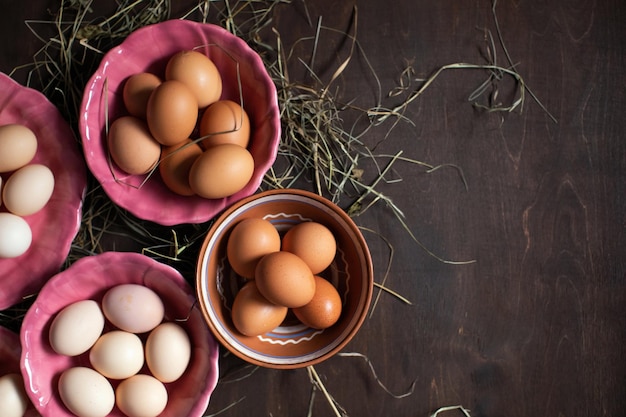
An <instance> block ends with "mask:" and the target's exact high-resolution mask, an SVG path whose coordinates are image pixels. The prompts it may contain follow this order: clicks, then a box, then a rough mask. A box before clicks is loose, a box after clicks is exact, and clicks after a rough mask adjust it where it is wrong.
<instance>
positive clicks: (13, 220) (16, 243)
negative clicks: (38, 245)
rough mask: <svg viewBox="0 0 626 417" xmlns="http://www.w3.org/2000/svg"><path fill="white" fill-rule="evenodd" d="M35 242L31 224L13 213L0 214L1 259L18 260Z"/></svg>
mask: <svg viewBox="0 0 626 417" xmlns="http://www.w3.org/2000/svg"><path fill="white" fill-rule="evenodd" d="M32 241H33V232H32V231H31V228H30V226H29V224H28V223H27V222H26V220H24V219H23V218H21V217H20V216H16V215H15V214H11V213H0V258H16V257H18V256H21V255H23V254H24V253H26V251H27V250H28V248H30V245H31V243H32Z"/></svg>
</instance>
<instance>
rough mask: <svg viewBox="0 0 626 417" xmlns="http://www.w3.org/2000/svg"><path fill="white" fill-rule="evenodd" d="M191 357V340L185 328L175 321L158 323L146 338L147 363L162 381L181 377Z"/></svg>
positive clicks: (153, 373) (171, 380)
mask: <svg viewBox="0 0 626 417" xmlns="http://www.w3.org/2000/svg"><path fill="white" fill-rule="evenodd" d="M190 358H191V341H190V340H189V336H188V335H187V332H186V331H185V329H183V328H182V327H181V326H179V325H178V324H176V323H173V322H167V323H162V324H160V325H158V326H157V327H156V328H155V329H154V330H152V332H151V333H150V335H149V336H148V339H147V340H146V363H147V364H148V368H149V369H150V372H151V373H152V375H154V377H156V378H157V379H158V380H159V381H161V382H173V381H176V380H177V379H178V378H180V377H181V376H182V375H183V373H184V372H185V370H186V369H187V365H189V359H190Z"/></svg>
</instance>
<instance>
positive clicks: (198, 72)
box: [165, 51, 222, 108]
mask: <svg viewBox="0 0 626 417" xmlns="http://www.w3.org/2000/svg"><path fill="white" fill-rule="evenodd" d="M165 79H166V80H178V81H181V82H183V83H184V84H186V85H187V86H188V87H189V88H190V89H191V91H193V93H194V95H195V96H196V101H197V102H198V108H204V107H206V106H208V105H209V104H211V103H214V102H216V101H217V100H219V99H220V96H221V95H222V77H221V75H220V73H219V70H218V69H217V67H216V66H215V64H214V63H213V61H211V59H210V58H209V57H207V56H206V55H204V54H202V53H200V52H198V51H181V52H178V53H177V54H175V55H173V56H172V57H171V58H170V59H169V61H168V62H167V66H166V68H165Z"/></svg>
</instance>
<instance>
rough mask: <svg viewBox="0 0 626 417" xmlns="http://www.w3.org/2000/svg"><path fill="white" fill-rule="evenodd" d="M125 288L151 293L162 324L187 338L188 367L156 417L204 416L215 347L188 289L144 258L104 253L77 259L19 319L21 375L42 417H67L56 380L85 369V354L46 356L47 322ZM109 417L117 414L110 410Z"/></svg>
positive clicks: (174, 275) (213, 379) (212, 379)
mask: <svg viewBox="0 0 626 417" xmlns="http://www.w3.org/2000/svg"><path fill="white" fill-rule="evenodd" d="M125 283H133V284H141V285H145V286H147V287H149V288H151V289H152V290H154V291H155V292H156V293H157V294H158V295H159V296H160V297H161V299H162V300H163V303H164V305H165V316H166V317H165V319H166V320H169V321H171V320H177V322H178V323H179V324H180V325H182V326H183V327H184V328H185V330H186V331H187V334H189V336H190V338H191V344H192V357H191V363H190V364H189V366H188V368H187V371H186V372H185V374H184V375H183V376H182V377H181V378H180V379H178V380H177V381H175V382H173V383H170V384H166V387H167V389H168V393H169V402H168V405H167V408H166V409H165V411H163V413H162V414H160V417H181V416H185V417H195V416H201V415H202V414H203V413H204V411H205V410H206V408H207V406H208V403H209V398H210V396H211V393H212V392H213V390H214V388H215V386H216V385H217V378H218V345H217V342H216V341H215V339H214V338H213V337H212V336H211V334H210V332H209V330H208V328H207V326H206V324H205V322H204V320H203V318H202V313H201V312H200V310H199V309H198V308H197V307H196V306H195V296H194V292H193V290H192V288H191V287H190V285H189V284H188V283H187V282H186V281H185V280H184V278H183V277H182V275H180V273H178V272H177V271H176V270H175V269H173V268H171V267H169V266H167V265H163V264H161V263H159V262H157V261H155V260H153V259H151V258H148V257H146V256H144V255H140V254H136V253H123V252H107V253H104V254H101V255H96V256H90V257H86V258H82V259H80V260H79V261H77V262H76V263H74V264H73V265H72V266H71V267H69V268H68V269H67V270H65V271H63V272H61V273H59V274H57V275H56V276H55V277H53V278H52V279H51V280H50V281H49V282H48V283H47V284H46V285H45V286H44V287H43V288H42V290H41V292H40V293H39V296H38V297H37V300H35V303H34V304H33V306H32V307H31V308H30V309H29V310H28V312H27V313H26V316H25V317H24V322H23V324H22V329H21V342H22V349H23V350H22V356H21V367H22V368H21V369H22V374H23V375H24V380H25V381H26V383H27V386H29V387H30V391H29V392H28V394H29V395H30V398H31V401H32V402H33V404H34V405H35V407H37V409H38V410H39V412H40V413H41V414H42V415H43V416H53V417H65V416H67V417H70V416H72V413H70V412H69V411H68V410H67V409H66V408H65V406H64V405H63V403H62V401H61V400H60V398H59V396H58V392H57V384H58V379H59V376H60V374H61V372H62V371H63V370H65V369H67V368H68V367H71V366H78V365H82V366H89V353H88V352H87V353H85V354H83V355H80V356H77V357H66V356H62V355H58V354H56V353H55V352H54V351H53V350H52V348H51V347H50V344H49V342H48V331H49V329H50V324H51V322H52V320H53V318H54V317H55V315H56V314H57V313H58V312H59V311H60V310H61V309H62V308H63V307H65V306H67V305H69V304H71V303H73V302H76V301H79V300H85V299H92V300H96V301H101V299H102V296H103V295H104V293H105V292H106V291H107V290H108V289H109V288H111V287H113V286H115V285H118V284H125ZM178 320H180V321H178ZM105 330H106V329H105ZM113 383H114V385H115V382H113ZM109 416H111V417H122V416H123V414H122V413H121V412H120V411H119V410H118V409H117V408H114V409H113V412H112V413H111V414H110V415H109Z"/></svg>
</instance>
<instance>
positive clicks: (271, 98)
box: [79, 20, 281, 226]
mask: <svg viewBox="0 0 626 417" xmlns="http://www.w3.org/2000/svg"><path fill="white" fill-rule="evenodd" d="M193 48H198V49H196V50H197V51H201V52H203V53H205V54H206V55H207V56H209V58H211V60H212V61H213V62H214V63H215V65H216V66H217V68H218V70H219V71H220V74H221V76H222V81H223V91H222V97H221V98H222V99H230V100H233V101H236V102H237V103H239V102H240V92H241V95H242V96H243V106H244V108H245V109H246V111H247V113H248V115H249V116H250V123H251V126H252V137H251V141H250V145H249V146H248V150H249V151H250V152H251V153H252V156H253V158H254V165H255V166H254V174H253V176H252V179H251V180H250V181H249V183H248V184H247V185H246V186H245V187H244V188H243V189H242V190H241V191H239V192H237V193H236V194H234V195H232V196H230V197H226V198H222V199H204V198H201V197H198V196H192V197H186V196H180V195H177V194H175V193H173V192H171V191H170V190H169V189H168V188H167V187H166V186H165V185H164V183H163V182H162V181H161V179H160V177H159V175H158V172H155V173H154V174H153V175H152V176H150V177H149V178H148V180H147V181H145V179H146V178H145V176H137V175H134V176H133V175H128V174H126V173H124V172H123V171H121V170H119V169H118V168H117V167H116V166H115V164H112V163H111V162H110V158H109V154H108V151H107V148H106V142H107V141H106V133H105V132H106V126H107V123H109V124H110V122H111V121H112V120H114V119H115V118H117V117H119V116H121V115H124V114H125V112H126V111H125V107H124V103H123V98H122V89H123V85H124V82H125V80H126V79H127V78H128V77H129V76H130V75H132V74H135V73H139V72H152V73H154V74H157V75H160V76H161V77H162V76H163V73H164V71H165V65H166V63H167V60H168V59H169V58H170V57H171V56H172V55H174V54H175V53H176V52H179V51H181V50H187V49H193ZM237 68H238V69H237ZM239 80H240V81H241V89H240V88H239V85H240V84H239ZM240 90H241V91H240ZM80 114H81V117H80V120H79V125H80V132H81V135H82V139H83V148H84V151H85V157H86V160H87V165H88V166H89V169H90V170H91V172H92V173H93V174H94V176H95V177H96V178H97V179H98V181H99V182H100V184H102V187H103V188H104V190H105V192H106V193H107V194H108V195H109V197H110V198H111V200H113V201H114V202H115V203H116V204H117V205H118V206H120V207H122V208H124V209H126V210H128V211H129V212H131V213H132V214H134V215H135V216H136V217H138V218H141V219H144V220H149V221H152V222H155V223H159V224H162V225H167V226H169V225H175V224H182V223H202V222H205V221H208V220H210V219H211V218H213V217H214V216H215V215H216V214H218V213H219V212H221V211H222V210H223V209H224V208H226V207H228V206H229V205H231V204H232V203H234V202H236V201H238V200H240V199H242V198H244V197H247V196H249V195H251V194H254V193H255V192H256V191H257V189H258V188H259V185H260V184H261V182H262V180H263V176H264V175H265V173H266V172H267V170H268V169H269V168H270V167H271V166H272V164H273V163H274V161H275V159H276V153H277V149H278V144H279V141H280V130H281V127H280V113H279V108H278V99H277V93H276V86H275V85H274V83H273V81H272V79H271V77H270V76H269V75H268V73H267V71H266V69H265V66H264V64H263V61H262V60H261V58H260V56H259V55H258V54H257V53H256V52H254V51H253V50H252V49H251V48H250V47H249V46H248V45H247V44H246V43H245V42H244V41H243V40H242V39H240V38H238V37H236V36H234V35H232V34H231V33H230V32H228V31H226V30H225V29H223V28H221V27H219V26H216V25H212V24H204V23H198V22H192V21H187V20H169V21H166V22H162V23H157V24H154V25H150V26H146V27H143V28H141V29H138V30H137V31H135V32H133V33H132V34H130V35H129V36H128V37H127V38H126V39H125V40H124V42H122V44H121V45H119V46H118V47H115V48H113V49H111V50H110V51H109V52H108V53H107V54H106V55H105V56H104V58H103V59H102V62H101V64H100V66H99V68H98V69H97V71H96V72H95V73H94V74H93V76H92V77H91V79H90V81H89V82H88V83H87V86H86V88H85V92H84V96H83V102H82V107H81V113H80Z"/></svg>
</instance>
